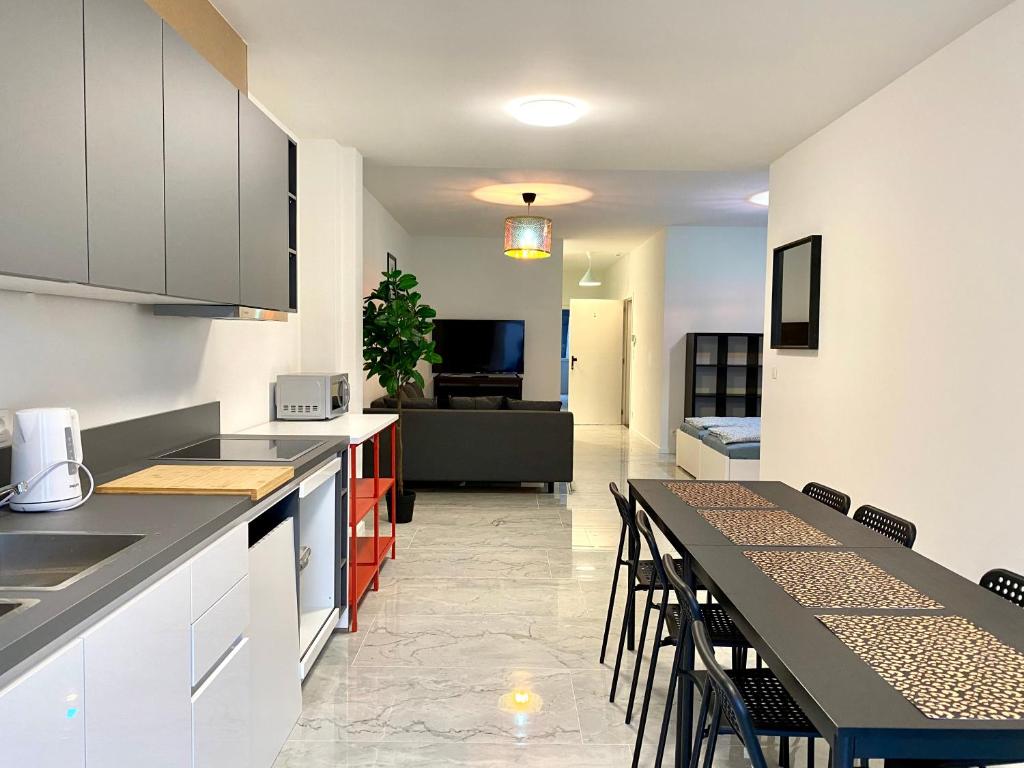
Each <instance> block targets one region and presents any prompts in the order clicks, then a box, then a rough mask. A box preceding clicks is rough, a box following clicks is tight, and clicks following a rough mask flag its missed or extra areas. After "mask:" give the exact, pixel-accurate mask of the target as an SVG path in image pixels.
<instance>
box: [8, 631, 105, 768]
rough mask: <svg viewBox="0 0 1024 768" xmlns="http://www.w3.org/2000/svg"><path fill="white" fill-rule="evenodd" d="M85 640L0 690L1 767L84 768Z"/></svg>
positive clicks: (75, 642) (55, 655) (69, 647)
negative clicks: (83, 663)
mask: <svg viewBox="0 0 1024 768" xmlns="http://www.w3.org/2000/svg"><path fill="white" fill-rule="evenodd" d="M82 699H83V697H82V641H81V640H75V641H74V642H72V643H71V644H70V645H68V646H67V647H66V648H64V649H63V650H61V651H58V652H57V653H55V654H54V655H53V656H51V657H50V658H49V659H47V660H46V661H44V662H43V663H42V664H40V665H39V666H38V667H36V668H35V669H32V670H30V671H29V672H28V673H26V674H25V675H24V676H22V677H20V678H18V679H17V680H15V681H14V682H13V683H11V685H9V686H8V687H7V688H5V689H4V690H2V691H0V765H10V766H28V765H31V766H34V768H82V766H84V765H85V714H84V710H83V706H82V705H83V702H82Z"/></svg>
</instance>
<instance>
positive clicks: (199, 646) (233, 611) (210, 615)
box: [192, 576, 249, 685]
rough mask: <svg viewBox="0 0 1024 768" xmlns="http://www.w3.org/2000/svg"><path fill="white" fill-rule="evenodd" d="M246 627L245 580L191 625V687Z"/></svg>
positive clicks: (247, 601)
mask: <svg viewBox="0 0 1024 768" xmlns="http://www.w3.org/2000/svg"><path fill="white" fill-rule="evenodd" d="M248 626H249V577H248V576H246V577H245V578H243V579H242V580H241V581H239V582H238V583H237V584H235V586H233V587H232V588H231V590H230V591H229V592H228V593H227V594H226V595H224V597H222V598H221V599H220V600H218V601H217V602H216V603H214V604H213V607H211V608H210V610H208V611H207V612H206V613H204V614H203V615H202V616H200V617H199V620H198V621H196V623H195V624H193V625H192V685H195V684H196V683H198V682H199V681H200V680H202V679H203V677H204V676H205V675H206V673H207V672H209V671H210V670H211V669H212V668H213V665H214V664H216V663H217V660H218V659H220V657H221V656H223V655H224V654H225V653H227V651H228V649H229V648H231V646H232V645H233V644H234V642H235V640H237V639H238V638H239V637H240V636H241V635H242V634H244V633H245V630H246V628H247V627H248Z"/></svg>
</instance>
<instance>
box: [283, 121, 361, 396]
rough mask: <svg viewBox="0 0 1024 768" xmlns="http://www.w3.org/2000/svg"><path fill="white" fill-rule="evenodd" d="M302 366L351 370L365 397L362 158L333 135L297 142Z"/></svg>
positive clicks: (354, 389)
mask: <svg viewBox="0 0 1024 768" xmlns="http://www.w3.org/2000/svg"><path fill="white" fill-rule="evenodd" d="M298 251H299V314H300V316H301V317H302V370H304V371H325V372H332V373H333V372H341V373H348V377H349V384H350V385H351V395H352V397H351V402H352V403H353V405H352V406H351V409H352V410H357V409H358V408H359V407H360V404H361V403H362V401H363V373H362V367H363V362H362V358H363V353H362V349H363V315H362V290H363V158H362V155H360V154H359V152H358V151H356V150H355V149H353V148H352V147H343V146H341V145H340V144H338V143H337V142H336V141H334V140H333V139H317V140H309V141H304V142H302V144H301V145H300V147H299V248H298Z"/></svg>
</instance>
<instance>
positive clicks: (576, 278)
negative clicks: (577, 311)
mask: <svg viewBox="0 0 1024 768" xmlns="http://www.w3.org/2000/svg"><path fill="white" fill-rule="evenodd" d="M586 268H587V267H586V265H584V266H582V267H580V268H579V269H570V270H566V271H563V273H562V308H563V309H568V308H569V301H570V300H571V299H607V298H611V297H610V296H609V295H608V288H607V285H606V283H605V279H604V271H603V270H597V269H595V270H593V271H592V272H591V275H593V276H594V278H596V279H597V280H600V281H601V285H598V286H588V287H584V286H582V285H580V278H581V277H583V273H584V271H586Z"/></svg>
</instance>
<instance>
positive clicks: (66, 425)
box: [10, 408, 91, 512]
mask: <svg viewBox="0 0 1024 768" xmlns="http://www.w3.org/2000/svg"><path fill="white" fill-rule="evenodd" d="M11 451H12V452H11V482H12V483H13V484H14V487H15V488H16V489H17V490H16V491H15V493H14V495H13V496H12V497H11V500H10V505H11V509H12V510H16V511H19V512H52V511H57V510H62V509H71V508H72V507H77V506H78V505H80V504H81V503H82V501H83V500H82V483H81V481H80V480H79V477H78V470H79V467H81V466H82V458H83V457H82V433H81V430H80V429H79V426H78V412H77V411H75V410H73V409H71V408H29V409H26V410H22V411H18V412H17V413H15V414H14V438H13V444H12V448H11ZM90 493H91V491H90Z"/></svg>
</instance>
